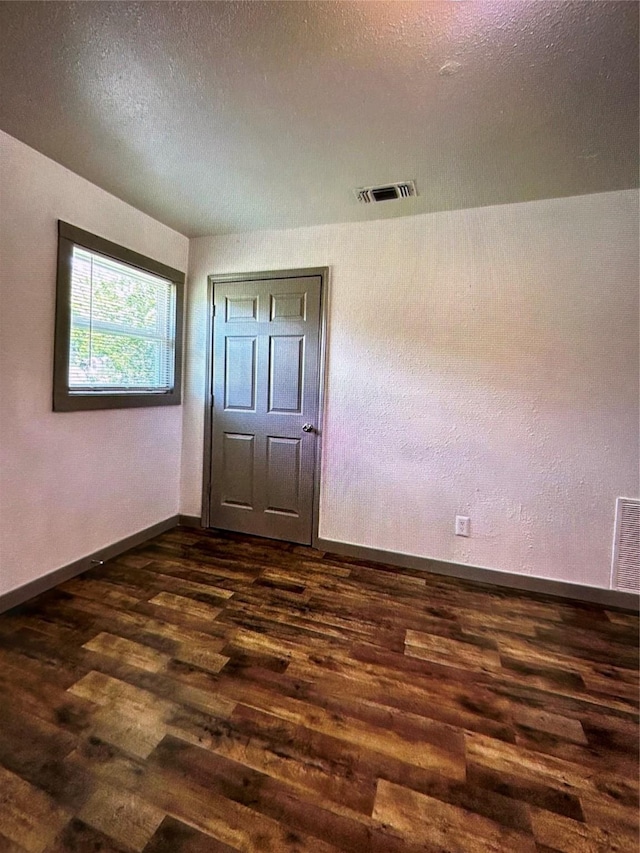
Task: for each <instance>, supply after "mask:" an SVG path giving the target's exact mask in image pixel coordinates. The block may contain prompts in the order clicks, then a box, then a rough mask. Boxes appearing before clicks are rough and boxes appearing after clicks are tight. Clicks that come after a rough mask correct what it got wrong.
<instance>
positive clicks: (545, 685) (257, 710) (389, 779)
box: [0, 528, 639, 853]
mask: <svg viewBox="0 0 640 853" xmlns="http://www.w3.org/2000/svg"><path fill="white" fill-rule="evenodd" d="M0 717H1V719H0V851H1V853H25V851H27V853H62V851H74V853H96V851H101V853H132V852H133V851H138V853H141V851H143V853H232V852H233V851H242V852H243V853H249V851H261V853H279V851H291V853H294V851H295V853H336V851H347V852H348V853H383V851H384V853H417V851H421V853H438V851H451V853H606V851H611V853H626V851H633V853H637V850H638V793H639V785H638V618H637V616H634V615H632V614H629V613H625V612H622V611H615V610H606V609H604V608H601V607H598V606H593V605H586V604H579V603H573V602H568V601H563V600H555V599H552V598H545V597H544V596H539V595H533V594H526V593H518V592H510V591H506V590H503V589H498V588H496V587H490V586H481V585H479V584H473V583H470V582H464V581H458V580H452V579H448V578H444V577H441V576H437V575H426V574H424V573H420V572H418V571H410V570H400V569H395V568H392V567H388V566H386V567H385V566H375V565H374V564H371V563H367V562H363V561H358V560H351V559H346V558H339V557H336V556H335V555H330V554H322V553H321V552H318V551H313V550H311V549H309V548H301V547H298V546H293V545H288V544H284V543H278V542H269V541H266V540H259V539H251V538H250V537H242V536H236V535H234V534H222V533H220V534H213V533H207V532H203V531H197V530H190V529H185V528H180V529H176V530H174V531H171V532H170V533H166V534H164V535H163V536H160V537H158V538H157V539H155V540H153V541H152V542H149V543H147V544H146V545H144V546H141V547H139V548H136V549H135V550H133V551H130V552H129V553H127V554H126V555H123V556H121V557H120V558H118V559H115V560H112V561H110V562H109V563H106V564H105V565H104V566H100V567H97V568H95V569H94V570H92V571H90V572H88V573H87V574H85V575H83V576H82V577H80V578H77V579H75V580H72V581H69V582H67V583H64V584H62V585H60V586H59V587H57V588H56V589H55V590H52V591H50V592H48V593H46V594H44V595H42V596H40V597H39V598H37V599H34V600H33V601H32V602H29V603H28V604H27V605H23V606H22V607H20V608H16V609H14V610H13V611H11V612H9V613H7V614H5V615H4V616H0Z"/></svg>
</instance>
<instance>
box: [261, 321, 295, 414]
mask: <svg viewBox="0 0 640 853" xmlns="http://www.w3.org/2000/svg"><path fill="white" fill-rule="evenodd" d="M269 350H270V352H269V411H270V412H294V413H295V414H298V415H299V414H300V413H301V411H302V390H303V387H304V382H303V363H304V338H303V337H301V336H300V335H287V336H285V335H271V336H270V339H269Z"/></svg>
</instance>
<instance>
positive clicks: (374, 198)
mask: <svg viewBox="0 0 640 853" xmlns="http://www.w3.org/2000/svg"><path fill="white" fill-rule="evenodd" d="M353 192H354V195H355V197H356V198H357V199H358V201H359V202H361V203H362V204H372V203H373V202H379V201H395V200H396V199H400V198H411V196H416V195H418V191H417V190H416V185H415V183H414V182H413V181H400V182H399V183H397V184H383V185H382V186H379V187H359V188H358V189H357V190H354V191H353Z"/></svg>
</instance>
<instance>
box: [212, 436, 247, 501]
mask: <svg viewBox="0 0 640 853" xmlns="http://www.w3.org/2000/svg"><path fill="white" fill-rule="evenodd" d="M254 448H255V439H254V436H252V435H236V434H234V433H229V432H225V434H224V438H223V446H222V456H223V461H222V474H223V481H222V490H221V494H220V497H221V502H222V504H223V505H224V506H235V507H242V508H243V509H253V492H254V488H253V480H254Z"/></svg>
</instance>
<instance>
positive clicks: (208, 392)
mask: <svg viewBox="0 0 640 853" xmlns="http://www.w3.org/2000/svg"><path fill="white" fill-rule="evenodd" d="M310 276H320V327H319V330H318V334H319V341H318V343H319V348H318V427H317V428H316V452H315V459H314V469H313V519H312V526H311V547H312V548H315V547H316V543H317V542H318V539H319V534H318V527H319V523H320V477H321V475H322V464H321V463H322V435H323V431H324V398H325V377H326V362H327V319H328V306H329V298H328V297H329V267H303V268H302V269H292V270H266V271H264V272H244V273H223V274H221V275H218V274H216V273H212V274H211V275H209V276H207V333H206V346H207V349H206V366H205V394H204V455H203V458H204V463H203V469H202V517H201V523H202V526H203V527H206V528H210V527H211V523H210V521H211V481H212V464H213V454H212V447H213V434H214V431H215V428H216V410H215V400H214V397H213V307H214V288H215V286H216V284H229V283H230V282H237V283H238V284H244V283H246V282H249V281H264V280H265V279H282V278H303V277H310Z"/></svg>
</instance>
